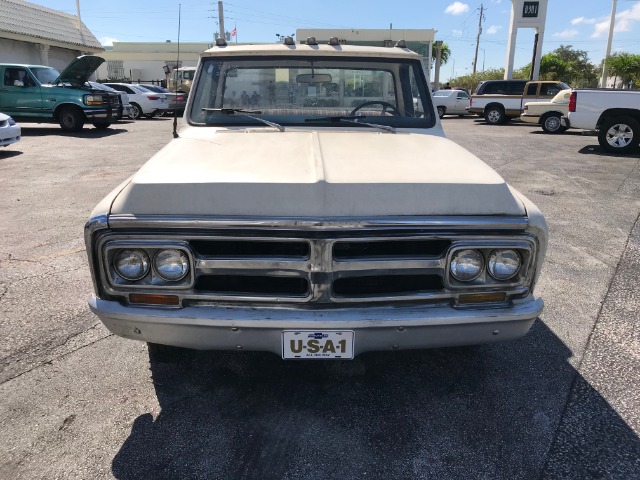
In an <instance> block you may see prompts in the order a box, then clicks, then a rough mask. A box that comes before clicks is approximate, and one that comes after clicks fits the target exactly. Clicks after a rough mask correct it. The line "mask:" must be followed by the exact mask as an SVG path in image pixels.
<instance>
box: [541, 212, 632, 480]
mask: <svg viewBox="0 0 640 480" xmlns="http://www.w3.org/2000/svg"><path fill="white" fill-rule="evenodd" d="M638 223H640V213H638V216H637V217H636V221H635V222H634V223H633V225H632V226H631V229H630V230H629V234H628V235H627V241H626V242H625V244H624V248H623V249H622V252H621V254H620V258H619V259H618V263H617V265H616V269H615V271H614V272H613V275H611V278H610V279H609V284H608V285H607V292H606V293H605V294H604V296H603V297H602V301H601V302H600V306H599V307H598V314H597V315H596V320H595V322H593V327H592V328H591V331H590V332H589V337H588V338H587V342H586V343H585V348H584V351H583V352H582V357H581V358H580V360H579V361H578V364H577V365H576V366H575V369H574V370H575V374H574V375H573V379H572V380H571V385H570V386H569V389H568V390H567V396H566V399H565V402H564V407H563V408H562V413H561V414H560V418H559V419H558V423H557V425H556V428H555V431H554V433H553V437H552V438H551V442H549V449H548V450H547V453H546V455H545V461H544V464H543V465H542V468H541V470H540V476H539V477H538V478H539V480H543V479H544V472H545V471H546V469H547V466H548V464H549V458H550V456H551V451H552V447H553V445H554V444H555V442H556V440H557V439H558V435H559V430H560V427H561V426H562V421H563V420H564V417H565V415H566V413H567V409H568V408H569V402H570V400H571V396H572V395H573V391H574V389H575V388H576V384H577V383H578V379H579V378H580V376H581V374H580V370H581V369H582V364H583V362H584V361H585V358H586V356H587V352H588V351H589V348H590V347H591V342H592V340H593V335H594V333H595V331H596V329H597V327H598V323H599V322H600V317H601V316H602V310H603V309H604V306H605V305H606V303H607V299H608V298H609V294H610V293H611V287H612V286H613V282H614V280H615V278H616V276H617V275H618V271H619V270H620V265H621V264H622V260H623V258H624V256H625V254H626V252H627V249H628V248H629V242H630V241H631V234H632V233H633V231H634V230H635V228H636V227H637V226H638Z"/></svg>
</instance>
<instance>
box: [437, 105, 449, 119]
mask: <svg viewBox="0 0 640 480" xmlns="http://www.w3.org/2000/svg"><path fill="white" fill-rule="evenodd" d="M436 110H437V111H438V116H439V117H440V118H442V117H444V113H445V112H446V111H447V109H446V108H444V107H436Z"/></svg>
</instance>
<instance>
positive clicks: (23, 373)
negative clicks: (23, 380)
mask: <svg viewBox="0 0 640 480" xmlns="http://www.w3.org/2000/svg"><path fill="white" fill-rule="evenodd" d="M100 325H101V323H100V322H97V323H95V324H94V325H92V326H91V327H89V328H87V329H85V330H83V331H81V332H78V333H75V334H73V335H70V336H68V337H67V338H66V339H65V340H64V341H63V342H62V343H61V344H60V345H56V346H55V347H54V349H59V348H64V346H65V345H66V344H68V343H69V342H70V341H71V340H73V339H74V338H76V337H78V336H80V335H83V334H85V333H87V332H89V331H91V330H94V329H95V328H97V327H99V326H100ZM112 336H113V333H110V332H109V334H107V335H105V336H104V337H101V338H98V339H96V340H94V341H92V342H89V343H87V344H85V345H80V346H79V347H78V348H74V349H73V350H69V351H68V352H65V353H62V354H60V355H57V356H54V357H53V358H50V359H48V360H44V361H41V362H40V363H38V364H36V365H34V366H33V367H31V368H29V369H27V370H25V371H23V372H20V373H17V374H16V375H14V376H12V377H9V378H7V379H5V380H2V381H0V386H1V385H4V384H5V383H7V382H10V381H11V380H15V379H16V378H19V377H21V376H23V375H25V374H27V373H29V372H32V371H34V370H36V369H38V368H40V367H43V366H45V365H51V364H52V363H53V362H54V361H56V360H59V359H61V358H64V357H66V356H67V355H71V354H72V353H75V352H77V351H79V350H82V349H83V348H86V347H90V346H92V345H95V344H96V343H98V342H101V341H103V340H105V339H107V338H109V337H112ZM10 358H12V357H4V358H2V359H0V361H3V360H6V359H10Z"/></svg>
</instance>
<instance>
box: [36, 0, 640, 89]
mask: <svg viewBox="0 0 640 480" xmlns="http://www.w3.org/2000/svg"><path fill="white" fill-rule="evenodd" d="M32 3H36V4H39V5H43V6H46V7H49V8H54V9H57V10H62V11H65V12H68V13H72V14H75V13H76V2H75V0H33V1H32ZM481 3H482V4H484V7H485V20H484V22H483V34H482V37H481V39H480V52H479V56H478V69H482V66H483V64H484V67H485V68H491V67H504V64H505V58H506V49H507V37H508V32H509V21H510V12H511V1H510V0H482V1H480V0H478V1H476V0H405V1H404V2H389V1H388V0H387V1H381V0H345V1H342V2H323V3H320V2H301V1H299V0H296V1H291V0H281V1H271V2H266V1H264V0H262V1H259V0H230V1H225V2H224V8H225V27H226V29H227V30H229V31H230V30H232V29H233V27H234V26H235V27H236V29H237V32H238V41H240V42H271V41H276V40H277V37H276V34H282V35H289V34H292V33H295V31H296V28H313V27H318V28H332V27H335V28H389V25H390V24H393V28H394V29H421V28H433V29H436V30H438V32H437V33H436V38H437V39H440V40H444V41H445V43H448V44H449V46H450V47H451V51H452V56H451V59H450V61H449V63H448V64H447V65H445V66H444V67H443V76H444V78H445V79H446V78H448V77H450V76H452V75H453V74H455V75H461V74H464V73H467V72H470V71H471V68H472V62H473V55H474V50H475V37H476V34H477V31H478V16H479V9H480V4H481ZM179 4H181V5H182V28H181V41H202V42H210V41H211V39H212V38H213V32H214V30H217V29H218V25H217V23H216V22H217V16H218V2H217V1H212V0H208V1H207V0H154V1H153V2H150V1H140V0H139V1H132V0H109V1H102V0H91V1H89V0H80V8H81V17H82V21H83V22H84V23H85V24H86V25H87V26H88V27H89V29H90V30H91V31H92V32H93V34H94V35H95V36H96V37H97V38H98V39H99V40H100V41H101V42H102V43H103V44H105V45H106V44H110V43H111V42H112V41H121V42H163V41H165V40H172V41H176V40H177V36H178V35H177V33H178V22H177V20H178V5H179ZM611 5H612V1H611V0H549V7H548V14H547V26H546V31H545V38H544V44H543V46H542V48H543V53H547V52H549V51H552V50H554V49H555V48H557V47H558V46H560V45H561V44H565V45H566V44H569V45H573V46H574V47H576V48H579V49H581V50H586V51H587V52H588V53H589V57H590V58H591V60H592V61H593V62H594V63H599V62H600V60H601V59H602V58H603V57H604V54H605V50H606V41H607V33H608V26H609V17H610V14H611ZM533 37H534V31H533V30H519V32H518V44H517V50H516V61H515V65H516V67H519V66H522V65H525V64H526V63H528V62H530V61H531V54H532V49H533ZM612 51H614V52H615V51H628V52H634V53H639V52H640V1H638V0H618V8H617V16H616V31H615V34H614V41H613V50H612Z"/></svg>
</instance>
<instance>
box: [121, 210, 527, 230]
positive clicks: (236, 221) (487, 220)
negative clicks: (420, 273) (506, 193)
mask: <svg viewBox="0 0 640 480" xmlns="http://www.w3.org/2000/svg"><path fill="white" fill-rule="evenodd" d="M109 225H110V226H111V227H113V228H145V229H146V228H202V229H211V228H215V229H226V230H229V229H235V228H252V229H262V228H265V229H266V228H279V229H284V230H296V231H300V230H356V229H363V228H385V229H401V228H422V229H426V230H436V229H448V228H451V229H455V230H472V229H481V230H525V229H526V228H527V226H528V222H527V217H514V216H503V217H502V216H468V217H463V216H424V217H418V216H401V217H377V218H371V217H366V218H365V217H327V218H320V219H318V218H307V217H300V218H294V217H279V218H278V217H274V218H263V217H229V218H220V217H208V216H189V217H184V216H155V215H130V214H118V215H110V216H109Z"/></svg>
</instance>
